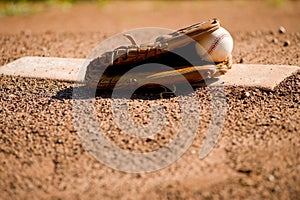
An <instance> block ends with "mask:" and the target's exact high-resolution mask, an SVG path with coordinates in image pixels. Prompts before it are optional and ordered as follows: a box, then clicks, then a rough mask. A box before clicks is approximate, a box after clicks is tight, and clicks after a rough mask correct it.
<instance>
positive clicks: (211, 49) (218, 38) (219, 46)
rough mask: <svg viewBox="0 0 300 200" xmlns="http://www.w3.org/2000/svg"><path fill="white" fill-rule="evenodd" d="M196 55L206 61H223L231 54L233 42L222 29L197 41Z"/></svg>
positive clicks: (228, 34)
mask: <svg viewBox="0 0 300 200" xmlns="http://www.w3.org/2000/svg"><path fill="white" fill-rule="evenodd" d="M197 42H198V43H196V45H195V47H196V51H197V54H198V55H199V56H200V57H201V58H202V59H203V60H206V61H214V62H221V61H224V60H225V59H226V58H227V57H228V56H229V55H230V54H231V52H232V48H233V40H232V37H231V35H230V33H229V32H228V31H227V30H226V29H225V28H223V27H220V28H219V29H217V30H215V31H214V32H212V33H211V34H207V35H205V36H204V37H203V38H201V39H200V40H198V41H197Z"/></svg>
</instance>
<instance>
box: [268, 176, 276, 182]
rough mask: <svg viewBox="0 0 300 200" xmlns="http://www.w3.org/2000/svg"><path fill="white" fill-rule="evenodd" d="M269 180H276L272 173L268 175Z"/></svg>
mask: <svg viewBox="0 0 300 200" xmlns="http://www.w3.org/2000/svg"><path fill="white" fill-rule="evenodd" d="M268 180H269V181H271V182H272V181H274V180H275V177H274V176H273V175H272V174H270V175H269V177H268Z"/></svg>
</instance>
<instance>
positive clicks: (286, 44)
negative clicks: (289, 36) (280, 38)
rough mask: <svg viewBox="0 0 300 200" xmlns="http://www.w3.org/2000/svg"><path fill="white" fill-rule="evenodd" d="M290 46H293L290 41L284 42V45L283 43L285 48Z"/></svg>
mask: <svg viewBox="0 0 300 200" xmlns="http://www.w3.org/2000/svg"><path fill="white" fill-rule="evenodd" d="M289 45H291V42H290V41H289V40H286V41H284V43H283V46H284V47H287V46H289Z"/></svg>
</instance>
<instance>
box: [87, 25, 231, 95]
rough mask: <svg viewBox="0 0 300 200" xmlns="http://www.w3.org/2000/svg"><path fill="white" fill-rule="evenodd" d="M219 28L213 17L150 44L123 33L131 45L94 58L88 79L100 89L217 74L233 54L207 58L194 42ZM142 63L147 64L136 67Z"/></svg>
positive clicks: (196, 79)
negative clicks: (219, 59)
mask: <svg viewBox="0 0 300 200" xmlns="http://www.w3.org/2000/svg"><path fill="white" fill-rule="evenodd" d="M218 28H220V22H219V20H218V19H212V20H208V21H205V22H201V23H198V24H194V25H192V26H189V27H186V28H183V29H180V30H178V31H175V32H173V33H170V34H167V35H163V36H160V37H158V38H157V39H156V40H155V41H154V42H153V43H151V44H141V45H138V44H137V43H136V41H135V39H134V38H133V37H132V36H131V35H124V36H125V37H127V38H128V39H129V40H130V41H131V43H132V45H130V46H120V47H118V48H116V49H114V50H113V51H108V52H105V53H103V54H102V55H101V56H100V57H97V58H95V59H94V60H92V61H91V62H90V63H89V65H88V66H87V70H86V74H85V83H86V85H87V86H90V87H97V89H105V90H113V89H126V88H127V89H128V88H130V87H136V88H138V87H141V86H145V85H146V86H149V87H153V86H155V85H156V86H157V85H159V84H162V85H163V84H177V83H180V82H182V81H189V82H190V83H191V84H193V83H196V82H199V81H201V80H204V79H206V78H212V77H217V76H219V75H221V74H224V73H226V72H227V70H228V69H230V68H231V65H232V62H231V60H232V59H231V56H229V57H228V58H227V59H225V60H224V61H222V62H218V63H214V62H207V61H204V60H202V59H201V58H200V57H199V55H197V54H196V53H195V46H194V45H195V44H193V43H195V42H196V41H198V40H199V39H200V38H201V37H203V35H205V34H209V33H211V32H213V31H215V30H217V29H218ZM190 49H192V51H191V50H190ZM184 52H186V53H184ZM179 55H180V56H179ZM186 57H189V58H188V59H186ZM191 60H192V61H193V62H190V61H191ZM141 65H144V66H145V67H144V68H142V69H141V70H134V69H135V68H138V66H141ZM165 66H168V67H167V68H166V67H165ZM182 77H184V78H185V79H182Z"/></svg>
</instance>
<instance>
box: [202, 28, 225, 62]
mask: <svg viewBox="0 0 300 200" xmlns="http://www.w3.org/2000/svg"><path fill="white" fill-rule="evenodd" d="M225 37H229V35H228V34H227V33H223V34H222V35H220V37H217V38H216V39H215V40H214V42H213V43H212V45H211V46H210V48H209V49H208V50H207V52H206V53H204V54H203V55H202V58H204V57H205V56H208V55H211V53H212V52H213V51H214V50H215V48H216V47H217V45H218V44H219V43H220V41H221V40H222V39H224V38H225Z"/></svg>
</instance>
